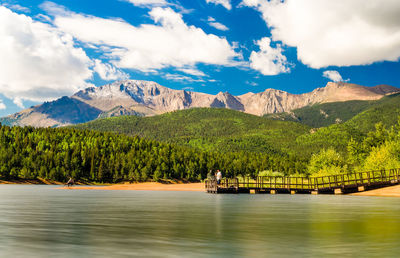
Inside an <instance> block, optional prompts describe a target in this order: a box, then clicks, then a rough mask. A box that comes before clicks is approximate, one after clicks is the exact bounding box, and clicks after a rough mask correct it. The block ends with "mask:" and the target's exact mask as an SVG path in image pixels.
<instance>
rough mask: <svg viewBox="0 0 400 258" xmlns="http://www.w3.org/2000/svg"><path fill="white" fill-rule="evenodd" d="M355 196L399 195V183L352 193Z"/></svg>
mask: <svg viewBox="0 0 400 258" xmlns="http://www.w3.org/2000/svg"><path fill="white" fill-rule="evenodd" d="M351 195H356V196H379V197H400V185H394V186H388V187H384V188H379V189H375V190H369V191H365V192H358V193H353V194H351Z"/></svg>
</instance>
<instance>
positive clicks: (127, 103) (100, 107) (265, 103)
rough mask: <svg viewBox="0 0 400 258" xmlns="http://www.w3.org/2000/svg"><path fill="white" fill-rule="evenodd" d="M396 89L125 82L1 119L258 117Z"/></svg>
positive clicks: (39, 122)
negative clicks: (239, 90) (229, 88)
mask: <svg viewBox="0 0 400 258" xmlns="http://www.w3.org/2000/svg"><path fill="white" fill-rule="evenodd" d="M399 91H400V89H398V88H395V87H392V86H388V85H379V86H375V87H364V86H360V85H356V84H349V83H333V82H330V83H328V84H327V85H326V86H325V87H322V88H317V89H315V90H314V91H312V92H310V93H304V94H291V93H288V92H285V91H281V90H274V89H267V90H265V91H264V92H260V93H252V92H249V93H246V94H244V95H240V96H233V95H231V94H230V93H228V92H220V93H218V94H217V95H211V94H206V93H199V92H190V91H185V90H173V89H170V88H166V87H163V86H161V85H159V84H157V83H155V82H150V81H136V80H126V81H119V82H114V83H112V84H107V85H104V86H101V87H91V88H87V89H85V90H81V91H79V92H77V93H76V94H74V95H72V96H71V97H62V98H60V99H57V100H55V101H51V102H46V103H44V104H41V105H37V106H34V107H31V108H29V109H26V110H23V111H21V112H18V113H15V114H13V115H10V116H7V117H5V118H1V119H0V122H1V123H3V124H7V125H21V126H25V125H32V126H36V127H47V126H52V127H57V126H65V125H70V124H77V123H84V122H88V121H91V120H94V119H97V118H99V117H100V118H101V117H112V116H120V115H138V116H154V115H159V114H163V113H166V112H171V111H175V110H182V109H189V108H195V107H215V108H228V109H233V110H237V111H242V112H245V113H249V114H253V115H258V116H262V115H265V114H270V113H279V112H288V111H291V110H293V109H298V108H302V107H305V106H309V105H313V104H316V103H327V102H337V101H349V100H378V99H380V98H382V97H383V96H385V95H388V94H392V93H395V92H399Z"/></svg>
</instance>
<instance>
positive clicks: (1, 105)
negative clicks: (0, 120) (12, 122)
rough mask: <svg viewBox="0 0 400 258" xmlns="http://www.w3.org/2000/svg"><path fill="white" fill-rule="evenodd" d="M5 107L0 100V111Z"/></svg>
mask: <svg viewBox="0 0 400 258" xmlns="http://www.w3.org/2000/svg"><path fill="white" fill-rule="evenodd" d="M6 108H7V107H6V105H5V104H4V103H3V100H2V99H0V110H3V109H6Z"/></svg>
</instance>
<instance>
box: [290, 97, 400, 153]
mask: <svg viewBox="0 0 400 258" xmlns="http://www.w3.org/2000/svg"><path fill="white" fill-rule="evenodd" d="M368 105H370V107H369V108H367V109H366V110H364V111H362V112H360V113H359V114H357V115H355V116H354V117H353V118H351V119H350V120H348V121H347V122H344V123H341V124H333V125H330V126H327V127H321V128H319V129H317V130H312V132H313V133H310V134H304V135H302V136H300V137H298V138H297V139H296V142H297V143H298V144H299V145H303V148H304V149H314V148H316V149H321V148H327V147H335V148H336V149H338V150H342V151H344V150H345V148H346V146H347V143H348V141H349V140H350V139H351V138H353V139H355V140H360V139H361V138H362V137H364V136H366V135H367V134H368V132H370V131H374V130H375V125H376V124H377V123H382V124H383V125H384V126H385V127H386V128H390V127H391V126H394V125H396V124H397V122H398V119H399V116H400V94H393V95H390V96H386V97H385V98H383V99H381V100H379V101H376V102H371V103H369V104H368ZM346 106H347V105H344V107H346Z"/></svg>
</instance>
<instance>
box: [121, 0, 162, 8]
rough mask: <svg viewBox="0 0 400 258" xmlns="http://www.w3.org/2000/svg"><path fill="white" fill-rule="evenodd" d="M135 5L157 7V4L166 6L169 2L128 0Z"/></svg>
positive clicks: (160, 0)
mask: <svg viewBox="0 0 400 258" xmlns="http://www.w3.org/2000/svg"><path fill="white" fill-rule="evenodd" d="M126 1H128V2H130V3H132V4H133V5H135V6H140V7H143V6H144V7H155V6H165V5H168V2H167V1H165V0H126Z"/></svg>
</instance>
